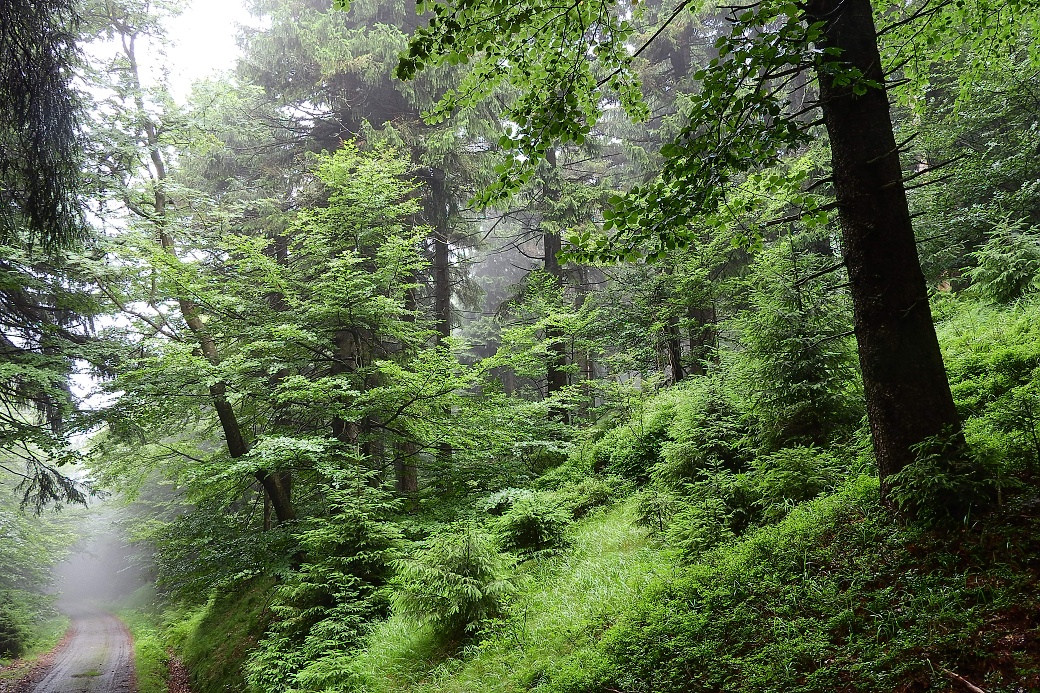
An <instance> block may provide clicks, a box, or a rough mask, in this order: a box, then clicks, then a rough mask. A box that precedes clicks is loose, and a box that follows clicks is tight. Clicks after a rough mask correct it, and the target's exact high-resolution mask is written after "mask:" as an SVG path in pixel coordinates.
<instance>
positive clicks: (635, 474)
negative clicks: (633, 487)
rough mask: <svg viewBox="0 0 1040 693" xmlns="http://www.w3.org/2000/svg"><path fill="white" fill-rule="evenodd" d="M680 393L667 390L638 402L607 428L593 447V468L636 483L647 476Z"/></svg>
mask: <svg viewBox="0 0 1040 693" xmlns="http://www.w3.org/2000/svg"><path fill="white" fill-rule="evenodd" d="M681 394H682V391H681V390H675V391H670V392H667V393H664V394H662V395H659V396H657V397H656V398H654V399H653V400H652V401H651V402H649V403H640V406H639V408H638V410H637V411H636V413H635V414H634V415H633V416H632V417H631V418H630V419H629V420H628V421H627V422H625V423H623V424H621V425H619V426H617V427H616V428H613V429H611V430H610V431H607V433H606V435H604V436H603V438H601V439H600V441H599V442H597V443H596V445H595V447H594V448H593V451H592V455H593V468H594V470H595V471H596V472H605V473H607V474H614V475H617V476H621V477H624V478H626V479H632V480H634V481H636V482H639V483H645V482H646V481H647V480H649V478H650V470H651V469H652V468H653V467H654V465H655V464H657V461H658V460H659V459H660V453H661V446H662V445H664V443H665V441H666V440H668V426H669V425H670V424H671V422H672V419H673V418H674V416H675V407H676V400H677V397H678V396H679V395H681Z"/></svg>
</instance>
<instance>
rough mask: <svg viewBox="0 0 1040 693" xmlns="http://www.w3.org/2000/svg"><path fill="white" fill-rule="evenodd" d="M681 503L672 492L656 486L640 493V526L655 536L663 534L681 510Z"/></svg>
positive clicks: (638, 509)
mask: <svg viewBox="0 0 1040 693" xmlns="http://www.w3.org/2000/svg"><path fill="white" fill-rule="evenodd" d="M680 503H681V501H680V500H679V497H678V496H677V495H676V494H675V493H674V492H672V491H671V490H669V489H667V488H665V487H663V486H661V485H658V484H654V485H652V486H648V487H647V488H645V489H643V490H642V491H640V492H639V497H638V502H637V505H636V511H637V513H638V518H639V524H641V525H643V526H644V527H647V528H649V530H650V531H651V532H652V533H654V534H662V533H663V532H664V531H665V529H666V528H667V527H668V525H669V524H670V523H671V521H672V516H673V515H674V514H675V513H676V512H677V511H678V510H679V507H680Z"/></svg>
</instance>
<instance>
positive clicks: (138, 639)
mask: <svg viewBox="0 0 1040 693" xmlns="http://www.w3.org/2000/svg"><path fill="white" fill-rule="evenodd" d="M106 608H107V609H108V610H110V611H112V612H114V613H115V614H116V615H117V616H118V617H119V618H120V620H122V621H123V623H124V624H126V627H127V629H129V631H130V635H131V636H132V637H133V641H134V668H135V671H136V676H137V690H138V693H166V690H167V688H168V687H167V680H168V678H169V674H170V669H169V656H168V655H167V653H166V642H167V633H166V621H165V618H164V616H163V614H162V613H161V609H160V608H159V607H158V606H157V602H156V595H155V587H154V586H152V585H148V586H145V587H141V588H140V589H138V590H136V591H135V592H133V593H132V594H130V595H128V596H127V597H125V598H124V599H122V600H120V601H119V602H117V603H115V604H109V605H107V606H106Z"/></svg>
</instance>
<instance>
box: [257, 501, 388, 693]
mask: <svg viewBox="0 0 1040 693" xmlns="http://www.w3.org/2000/svg"><path fill="white" fill-rule="evenodd" d="M327 497H328V498H329V500H330V502H331V505H332V511H333V512H332V514H331V516H329V517H325V518H315V519H314V520H313V521H312V522H310V523H309V524H308V525H306V526H305V528H304V529H303V531H301V532H300V534H299V540H300V546H301V549H302V550H303V554H304V556H305V557H306V561H307V562H305V563H303V565H301V566H300V568H299V569H298V570H297V571H295V572H293V573H292V574H290V575H289V577H288V578H287V579H286V581H285V583H284V584H282V585H281V586H279V587H278V588H277V590H276V592H275V599H274V601H273V603H272V605H271V610H272V612H273V613H274V615H275V617H276V621H275V622H274V623H273V624H272V626H271V628H270V629H269V631H268V632H267V634H266V635H265V636H264V638H263V639H262V640H261V641H260V642H259V643H258V644H257V647H256V649H255V650H254V651H253V652H252V653H250V655H249V659H248V661H247V662H246V665H245V673H246V677H247V680H248V681H249V685H250V687H251V688H252V689H253V690H256V691H274V690H284V691H290V690H291V691H296V690H300V691H322V690H325V689H327V688H329V687H330V686H333V685H342V684H344V683H347V682H350V681H352V680H353V679H354V674H353V672H352V670H351V667H350V657H349V656H347V655H348V654H349V653H351V652H352V651H353V650H355V649H356V648H357V647H358V645H360V643H361V640H362V637H363V636H364V634H365V633H366V632H367V631H368V629H369V628H370V627H371V624H372V622H373V620H374V619H376V618H378V617H379V616H381V615H383V614H385V612H386V610H387V606H388V604H387V603H386V601H385V598H384V596H383V593H382V588H383V586H384V585H385V584H386V582H387V580H388V578H389V576H390V571H391V564H392V561H393V556H394V553H395V550H396V546H397V543H398V541H399V538H400V537H399V533H398V531H397V529H396V528H395V526H394V525H393V524H391V523H389V522H387V521H386V519H385V517H384V514H385V513H384V512H383V511H384V510H385V506H384V504H383V503H382V501H381V497H380V496H379V494H378V492H376V491H375V490H374V489H369V488H363V489H361V493H358V492H356V491H354V492H351V491H343V490H334V489H327Z"/></svg>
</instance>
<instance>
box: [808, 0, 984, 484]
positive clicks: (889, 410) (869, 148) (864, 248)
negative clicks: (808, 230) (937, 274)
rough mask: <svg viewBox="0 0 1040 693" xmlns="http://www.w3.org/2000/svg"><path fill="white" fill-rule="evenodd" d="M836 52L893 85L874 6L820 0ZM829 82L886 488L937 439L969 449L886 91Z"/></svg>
mask: <svg viewBox="0 0 1040 693" xmlns="http://www.w3.org/2000/svg"><path fill="white" fill-rule="evenodd" d="M807 14H808V19H809V20H810V21H822V22H824V28H823V31H824V35H825V41H826V45H828V46H835V47H837V48H840V49H841V56H840V60H841V61H842V62H843V63H845V64H847V65H850V66H853V67H856V68H859V70H861V71H862V73H863V75H864V76H865V78H866V79H870V80H876V81H877V82H879V83H884V73H883V70H882V66H881V58H880V55H879V53H878V46H877V30H876V28H875V25H874V18H873V14H872V9H871V4H870V0H813V1H812V2H810V3H809V4H808V6H807ZM819 77H820V80H819V81H820V101H821V105H822V108H823V116H824V122H825V124H826V126H827V132H828V134H829V136H830V143H831V156H832V164H833V170H834V189H835V193H836V197H837V202H838V214H839V219H840V221H841V227H842V238H843V253H844V259H845V264H846V266H847V268H848V273H849V283H850V291H851V294H852V301H853V310H854V319H855V330H856V341H857V343H858V346H859V360H860V366H861V369H862V373H863V385H864V391H865V395H866V404H867V414H868V419H869V421H870V429H871V433H872V435H873V439H874V448H875V452H876V455H877V461H878V468H879V472H880V476H881V480H882V497H884V496H885V494H886V492H887V491H888V489H889V485H888V483H887V482H886V480H887V479H888V478H889V477H890V476H891V475H892V474H894V473H895V472H898V471H900V470H901V469H903V468H904V467H906V466H907V465H908V464H909V463H911V462H912V461H913V460H914V453H913V451H912V450H911V448H912V447H913V446H914V445H916V444H918V443H921V442H922V441H924V440H925V439H927V438H929V437H931V436H943V435H953V436H955V437H957V438H960V439H961V440H963V435H962V434H961V432H960V431H961V429H960V420H959V418H958V414H957V410H956V408H955V406H954V403H953V397H952V396H951V394H950V385H949V381H948V380H947V377H946V370H945V368H944V366H943V360H942V354H941V352H940V351H939V342H938V339H937V338H936V335H935V327H934V324H933V322H932V315H931V311H930V309H929V306H928V291H927V286H926V284H925V280H924V275H923V273H922V271H921V264H920V260H919V259H918V255H917V246H916V243H915V239H914V231H913V225H912V224H911V220H910V211H909V208H908V205H907V199H906V191H905V189H904V185H903V181H902V177H903V174H902V167H901V165H900V161H899V151H898V147H897V146H896V141H895V136H894V134H893V130H892V120H891V115H890V113H889V104H888V97H887V94H886V92H885V89H884V88H868V89H867V91H866V93H865V94H862V95H856V94H855V93H854V91H853V89H852V87H851V86H836V85H835V84H834V79H833V77H832V76H831V75H829V74H826V73H822V74H820V75H819Z"/></svg>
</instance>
